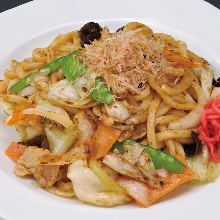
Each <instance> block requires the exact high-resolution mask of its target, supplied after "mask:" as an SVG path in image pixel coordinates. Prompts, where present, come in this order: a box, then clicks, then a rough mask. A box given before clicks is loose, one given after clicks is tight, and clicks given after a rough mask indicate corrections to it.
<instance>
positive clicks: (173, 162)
mask: <svg viewBox="0 0 220 220" xmlns="http://www.w3.org/2000/svg"><path fill="white" fill-rule="evenodd" d="M144 149H145V150H146V151H147V153H148V154H149V155H150V157H151V159H152V161H153V164H154V166H155V168H156V169H160V168H164V169H165V170H167V171H169V172H172V173H183V172H184V170H185V168H186V166H185V165H184V164H183V163H182V162H181V161H179V160H177V159H176V158H175V157H172V156H171V155H170V154H167V153H164V152H163V151H161V150H157V149H154V148H152V147H148V146H146V145H144Z"/></svg>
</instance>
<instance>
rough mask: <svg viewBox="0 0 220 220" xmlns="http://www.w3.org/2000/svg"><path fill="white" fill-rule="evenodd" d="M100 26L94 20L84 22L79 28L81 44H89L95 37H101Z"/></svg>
mask: <svg viewBox="0 0 220 220" xmlns="http://www.w3.org/2000/svg"><path fill="white" fill-rule="evenodd" d="M101 31H102V27H101V26H100V25H99V24H98V23H95V22H88V23H86V24H85V25H84V26H83V27H82V28H81V29H80V30H79V36H80V40H81V46H82V47H84V44H91V43H92V42H93V41H94V40H95V39H96V40H97V39H99V38H100V37H101Z"/></svg>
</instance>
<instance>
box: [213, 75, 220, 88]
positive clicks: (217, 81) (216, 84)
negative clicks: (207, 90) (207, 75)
mask: <svg viewBox="0 0 220 220" xmlns="http://www.w3.org/2000/svg"><path fill="white" fill-rule="evenodd" d="M212 85H213V86H214V87H220V77H219V78H218V79H213V80H212Z"/></svg>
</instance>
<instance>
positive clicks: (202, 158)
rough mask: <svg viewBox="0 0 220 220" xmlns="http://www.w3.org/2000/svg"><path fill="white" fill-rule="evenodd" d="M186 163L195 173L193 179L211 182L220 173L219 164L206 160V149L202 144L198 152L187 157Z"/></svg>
mask: <svg viewBox="0 0 220 220" xmlns="http://www.w3.org/2000/svg"><path fill="white" fill-rule="evenodd" d="M187 163H188V165H189V166H190V168H191V169H192V171H193V172H194V173H195V180H198V181H201V182H206V181H208V182H211V181H214V180H215V179H216V178H217V177H218V176H219V174H220V164H218V163H213V162H209V161H208V149H207V147H206V146H203V148H202V152H201V153H200V154H198V155H196V156H193V157H188V158H187Z"/></svg>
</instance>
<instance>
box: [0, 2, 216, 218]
mask: <svg viewBox="0 0 220 220" xmlns="http://www.w3.org/2000/svg"><path fill="white" fill-rule="evenodd" d="M91 20H93V21H94V20H96V21H98V22H99V23H100V24H102V25H107V26H108V27H109V28H110V29H111V30H116V29H117V28H119V27H121V26H122V25H123V24H125V23H126V22H127V21H129V20H133V21H140V22H143V23H146V24H148V25H150V26H151V27H152V28H153V30H154V31H159V32H165V33H169V34H172V35H173V36H175V37H177V38H179V39H182V40H184V41H185V42H186V43H187V44H188V46H189V48H190V49H191V50H193V51H194V52H196V53H198V54H199V55H201V56H203V57H204V58H206V59H207V60H208V61H210V62H213V61H215V63H216V66H217V68H218V63H220V44H219V39H220V25H219V20H220V11H219V10H218V9H216V8H214V7H213V6H211V5H209V4H208V3H206V2H204V1H200V0H184V1H176V0H166V1H163V0H154V1H151V0H134V1H133V0H120V1H118V0H109V1H103V0H62V1H59V0H35V1H34V2H31V3H28V4H25V5H23V6H20V7H17V8H15V9H12V10H9V11H6V12H4V13H1V14H0V27H1V29H0V32H1V35H0V39H1V40H0V72H2V71H3V69H4V68H6V67H7V66H8V65H9V60H10V59H12V58H16V59H23V58H24V57H26V56H29V55H31V50H32V49H33V48H36V47H43V46H46V45H47V44H48V43H49V42H50V41H51V40H52V39H53V38H54V37H55V36H56V35H57V34H58V33H62V32H66V31H70V30H72V29H75V28H78V27H80V26H81V25H82V24H84V23H85V22H86V21H91ZM79 21H82V22H79ZM0 117H1V119H2V118H3V114H2V113H1V115H0ZM15 139H16V133H15V131H14V130H13V129H11V128H6V127H4V126H2V125H1V126H0V140H1V142H0V219H8V220H30V219H31V220H39V219H42V220H43V219H53V220H60V219H82V220H84V219H97V220H99V219H106V220H108V219H111V220H113V219H135V218H137V219H139V220H141V219H154V220H157V219H175V218H178V220H183V219H184V220H185V219H200V220H203V219H207V218H213V219H217V218H218V216H219V210H218V209H219V195H220V180H218V181H217V182H215V183H212V184H208V185H204V186H198V187H189V186H185V187H182V188H180V189H178V190H177V191H176V192H174V193H171V194H170V195H169V196H168V197H166V198H164V199H163V200H162V201H161V202H158V203H157V204H155V205H153V206H151V207H150V208H147V209H140V208H137V206H135V205H132V204H131V205H125V206H118V207H115V208H108V209H107V208H98V207H94V206H89V205H85V204H82V203H80V202H79V201H77V200H68V199H62V198H58V197H55V196H53V195H51V194H48V193H47V192H45V191H43V190H41V189H37V188H36V187H35V185H34V184H33V181H32V180H27V179H21V178H18V177H16V176H14V175H13V173H12V169H13V167H14V164H13V163H12V162H11V161H10V160H9V159H8V158H6V156H5V155H4V150H5V148H6V147H7V146H8V144H9V143H10V142H11V141H12V140H15Z"/></svg>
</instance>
